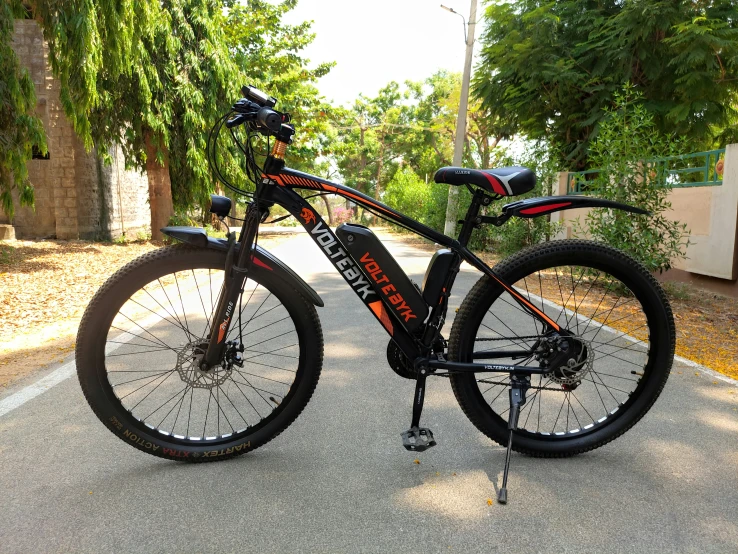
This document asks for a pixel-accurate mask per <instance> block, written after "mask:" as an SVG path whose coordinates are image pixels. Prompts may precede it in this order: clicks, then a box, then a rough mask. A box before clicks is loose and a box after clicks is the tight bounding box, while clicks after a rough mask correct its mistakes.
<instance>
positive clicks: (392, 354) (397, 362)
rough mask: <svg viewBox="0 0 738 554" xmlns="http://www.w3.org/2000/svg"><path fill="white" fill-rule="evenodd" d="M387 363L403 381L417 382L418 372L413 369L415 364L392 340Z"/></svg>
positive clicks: (388, 346) (389, 344)
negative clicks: (411, 380)
mask: <svg viewBox="0 0 738 554" xmlns="http://www.w3.org/2000/svg"><path fill="white" fill-rule="evenodd" d="M387 363H388V364H389V366H390V367H391V368H392V371H394V372H395V373H397V375H399V376H400V377H402V378H403V379H413V380H415V379H417V378H418V372H417V371H416V370H415V368H414V367H413V364H412V363H411V362H410V360H408V358H407V356H405V353H404V352H403V351H402V350H400V347H399V346H397V343H396V342H395V341H394V340H392V339H390V341H389V343H387Z"/></svg>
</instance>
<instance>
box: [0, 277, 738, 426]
mask: <svg viewBox="0 0 738 554" xmlns="http://www.w3.org/2000/svg"><path fill="white" fill-rule="evenodd" d="M475 272H476V271H475ZM521 293H522V291H521ZM531 296H535V297H536V298H537V299H538V300H543V302H544V303H547V304H553V305H554V306H556V307H558V308H560V307H561V306H558V305H557V304H554V303H553V302H550V301H549V300H546V299H541V297H540V296H537V295H535V294H531ZM565 310H566V311H567V312H569V313H570V314H571V315H574V314H573V312H571V311H570V310H569V309H565ZM577 316H578V317H580V318H582V317H583V316H582V315H581V314H577ZM149 319H150V318H149ZM585 319H586V318H585ZM592 323H593V324H597V325H598V326H599V327H604V328H605V330H606V331H611V332H615V333H618V332H619V331H616V330H615V329H612V328H611V327H610V326H608V325H602V324H601V323H599V322H597V321H593V322H592ZM624 336H625V337H626V338H627V339H628V340H631V341H633V342H640V341H639V340H638V339H636V338H634V337H631V336H629V335H624ZM129 337H130V338H129V339H128V340H131V338H133V336H132V335H131V334H129ZM121 342H127V341H125V340H124V339H121ZM119 346H120V345H117V346H115V347H113V348H111V347H108V349H107V351H108V353H110V352H111V351H112V350H115V348H118V347H119ZM674 360H675V361H677V362H681V363H683V364H685V365H687V366H689V367H692V368H695V369H698V370H700V371H701V372H703V373H704V374H705V375H709V376H710V377H712V378H714V379H719V380H720V381H724V382H725V383H728V384H730V385H733V386H735V387H738V380H736V379H732V378H730V377H728V376H727V375H723V374H722V373H718V372H717V371H715V370H712V369H710V368H709V367H705V366H703V365H700V364H698V363H697V362H693V361H692V360H688V359H687V358H683V357H682V356H674ZM74 374H75V362H74V360H72V361H70V362H67V363H66V364H64V365H63V366H61V367H60V368H58V369H56V370H54V371H52V372H51V373H50V374H49V375H47V376H46V377H44V378H42V379H39V380H38V381H36V382H35V383H34V384H32V385H29V386H27V387H26V388H24V389H21V390H20V391H18V392H16V393H15V394H11V395H10V396H8V397H7V398H4V399H2V400H0V417H2V416H4V415H5V414H8V413H10V412H12V411H13V410H15V409H16V408H19V407H20V406H22V405H23V404H25V403H26V402H28V401H29V400H32V399H34V398H36V397H37V396H39V395H41V394H43V393H45V392H46V391H47V390H49V389H51V388H52V387H54V386H56V385H58V384H59V383H61V382H63V381H65V380H67V379H68V378H69V377H71V376H72V375H74Z"/></svg>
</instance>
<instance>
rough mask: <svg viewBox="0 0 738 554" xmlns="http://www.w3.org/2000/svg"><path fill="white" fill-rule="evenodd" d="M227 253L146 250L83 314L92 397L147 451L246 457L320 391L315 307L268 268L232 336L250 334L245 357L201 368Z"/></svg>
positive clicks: (121, 432)
mask: <svg viewBox="0 0 738 554" xmlns="http://www.w3.org/2000/svg"><path fill="white" fill-rule="evenodd" d="M225 257H226V256H225V253H223V252H219V251H215V250H206V249H197V248H193V247H190V246H185V245H177V246H169V247H165V248H161V249H159V250H156V251H154V252H150V253H148V254H145V255H144V256H141V257H140V258H138V259H136V260H134V261H132V262H131V263H129V264H128V265H126V266H125V267H123V268H122V269H120V270H119V271H118V272H117V273H116V274H115V275H113V276H112V277H111V278H110V279H108V281H107V282H106V283H105V284H104V285H103V286H102V288H101V289H100V290H99V291H98V292H97V294H96V295H95V296H94V298H93V299H92V301H91V302H90V305H89V306H88V308H87V310H86V312H85V314H84V317H83V318H82V322H81V324H80V329H79V332H78V335H77V346H76V359H77V373H78V376H79V380H80V384H81V386H82V390H83V392H84V394H85V397H86V398H87V400H88V402H89V404H90V406H91V407H92V409H93V411H94V412H95V414H96V415H97V416H98V417H99V418H100V420H101V421H102V422H103V423H104V424H105V425H106V426H107V427H108V429H110V430H111V431H112V432H113V433H114V434H115V435H116V436H118V437H119V438H120V439H122V440H123V441H124V442H126V443H127V444H130V445H131V446H134V447H136V448H138V449H139V450H142V451H144V452H147V453H149V454H153V455H156V456H160V457H163V458H169V459H176V460H187V461H215V460H222V459H226V458H230V457H232V456H236V455H239V454H243V453H245V452H248V451H250V450H253V449H255V448H257V447H259V446H261V445H263V444H265V443H266V442H268V441H269V440H271V439H272V438H274V437H276V436H277V435H278V434H279V433H281V432H282V431H283V430H284V429H286V428H287V427H288V426H289V425H290V424H291V423H292V422H293V421H294V420H295V418H296V417H297V416H298V415H299V413H300V412H301V411H302V409H303V408H304V407H305V405H306V404H307V402H308V400H309V399H310V397H311V396H312V393H313V391H314V390H315V386H316V384H317V382H318V377H319V375H320V370H321V365H322V360H323V336H322V332H321V328H320V322H319V320H318V316H317V313H316V310H315V307H314V306H313V305H312V304H311V303H309V302H307V301H306V300H305V299H304V298H303V297H302V296H301V295H300V294H299V293H298V292H297V291H296V290H295V289H294V288H293V287H292V286H290V284H289V283H286V282H284V281H283V280H282V279H280V278H279V277H277V276H275V275H274V274H273V272H271V271H269V270H268V269H264V268H261V267H259V266H257V265H256V264H254V265H253V266H252V268H251V270H250V271H249V276H248V280H247V281H246V283H245V286H244V291H243V293H242V295H241V299H240V301H239V304H238V306H237V310H236V311H235V312H234V315H233V321H232V324H231V327H230V330H229V333H228V336H227V337H226V340H227V341H234V344H238V343H239V342H240V341H239V337H242V338H243V345H244V347H245V350H244V351H243V353H242V355H241V357H242V362H241V363H240V365H239V364H237V363H226V362H225V361H224V362H223V363H222V364H221V365H220V366H216V367H215V368H212V369H211V370H210V371H207V372H202V371H200V370H199V368H198V364H197V363H196V361H197V356H198V354H199V353H201V352H202V351H203V350H204V349H205V348H207V343H208V337H209V335H210V333H211V330H212V321H211V317H213V312H214V311H215V307H216V306H217V301H218V297H219V294H220V292H221V289H222V287H223V277H224V271H223V268H224V267H225V263H226V261H225ZM239 315H240V317H239Z"/></svg>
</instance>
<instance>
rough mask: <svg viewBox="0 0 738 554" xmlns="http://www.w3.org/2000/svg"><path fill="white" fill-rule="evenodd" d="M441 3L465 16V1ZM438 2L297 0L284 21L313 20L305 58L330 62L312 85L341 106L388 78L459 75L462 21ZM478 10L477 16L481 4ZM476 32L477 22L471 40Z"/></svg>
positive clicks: (369, 93) (375, 89)
mask: <svg viewBox="0 0 738 554" xmlns="http://www.w3.org/2000/svg"><path fill="white" fill-rule="evenodd" d="M273 1H275V2H276V0H273ZM443 3H444V4H445V5H446V6H449V7H450V8H453V9H454V10H456V11H457V12H459V13H461V14H463V16H464V18H466V19H468V18H469V7H470V2H469V0H443ZM480 4H481V3H480ZM440 5H441V2H440V1H439V0H394V1H392V0H370V1H368V2H357V1H356V0H299V1H298V4H297V7H296V8H295V9H294V10H293V11H292V12H290V13H289V14H288V15H287V16H286V17H285V21H286V22H287V23H293V24H294V23H299V22H301V21H310V20H312V21H314V23H313V27H312V29H313V31H314V32H315V33H316V37H315V41H314V42H313V44H311V45H310V46H309V47H308V48H307V49H306V50H305V57H307V58H308V59H310V60H311V64H310V65H311V67H314V66H315V65H317V64H318V63H322V62H327V61H335V62H336V66H335V67H334V68H333V69H332V70H331V72H330V73H329V74H328V75H326V76H325V77H323V78H322V79H321V80H320V81H319V83H318V88H319V90H320V92H321V93H322V94H323V95H324V96H325V97H326V98H327V99H328V100H332V101H334V102H335V103H337V104H346V103H351V102H352V101H353V100H354V99H355V98H356V97H357V96H358V95H359V94H360V93H363V94H364V95H365V96H370V97H371V96H374V95H376V94H377V92H378V91H379V89H380V88H382V87H383V86H384V85H386V84H387V83H388V82H389V81H397V82H399V83H403V82H404V81H406V80H413V81H421V80H423V79H425V78H426V77H429V76H430V75H432V74H433V73H434V72H435V71H437V70H439V69H447V70H450V71H455V72H458V73H461V71H462V70H463V65H464V54H465V45H464V28H463V22H462V20H461V17H459V16H458V15H455V14H452V13H449V12H447V11H446V10H443V9H441V7H440ZM478 10H479V11H478V16H480V15H481V5H480V6H479V8H478ZM478 19H480V17H478ZM481 30H482V28H481V26H480V25H478V26H477V30H476V31H477V32H476V35H477V38H478V37H479V33H480V31H481ZM476 46H477V47H478V43H477V45H476ZM477 49H478V48H475V53H476V51H477Z"/></svg>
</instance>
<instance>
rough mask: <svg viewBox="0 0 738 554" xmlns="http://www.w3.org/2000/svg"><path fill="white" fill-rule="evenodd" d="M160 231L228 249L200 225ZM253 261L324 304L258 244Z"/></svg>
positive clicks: (320, 304) (201, 246) (207, 246)
mask: <svg viewBox="0 0 738 554" xmlns="http://www.w3.org/2000/svg"><path fill="white" fill-rule="evenodd" d="M161 232H162V233H164V234H165V235H166V236H168V237H172V238H173V239H175V240H178V241H180V242H185V243H187V244H192V245H194V246H198V247H200V248H214V249H215V250H222V251H224V252H227V251H228V241H227V240H225V239H216V238H213V237H209V236H208V235H207V233H206V232H205V229H203V228H201V227H164V228H163V229H162V230H161ZM238 249H239V245H238V244H236V252H238ZM254 263H255V264H257V265H258V266H260V267H263V268H265V269H268V270H269V271H273V272H274V274H275V275H277V276H278V277H280V278H281V279H282V280H284V281H286V282H288V283H289V284H290V285H292V286H293V287H295V288H296V289H297V290H298V291H299V292H301V293H302V294H303V296H304V297H305V298H307V299H308V300H309V301H310V302H312V303H313V304H315V305H316V306H318V307H320V308H322V307H323V306H325V304H324V303H323V299H322V298H321V297H320V295H318V293H317V292H315V289H313V288H312V287H311V286H310V285H308V284H307V283H306V282H305V281H304V280H303V278H302V277H300V276H299V275H298V274H297V273H295V272H294V271H292V269H290V268H289V266H287V264H285V263H284V262H283V261H282V260H280V259H279V258H277V257H276V256H275V255H274V254H272V253H271V252H269V251H267V250H265V249H263V248H262V247H261V246H259V245H258V244H257V245H256V253H255V256H254Z"/></svg>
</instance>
